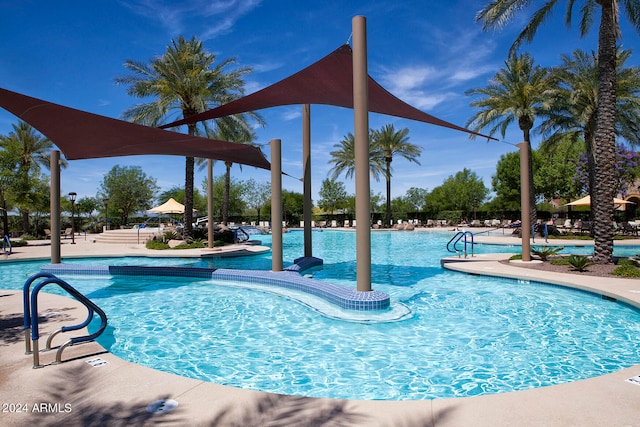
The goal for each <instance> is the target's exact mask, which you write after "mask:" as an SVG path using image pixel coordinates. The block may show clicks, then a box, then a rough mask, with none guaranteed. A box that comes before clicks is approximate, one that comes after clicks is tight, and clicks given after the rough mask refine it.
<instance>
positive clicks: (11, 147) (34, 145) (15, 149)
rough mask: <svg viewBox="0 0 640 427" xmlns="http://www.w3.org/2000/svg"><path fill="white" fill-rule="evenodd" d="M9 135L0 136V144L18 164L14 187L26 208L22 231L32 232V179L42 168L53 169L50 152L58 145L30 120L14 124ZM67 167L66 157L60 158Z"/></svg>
mask: <svg viewBox="0 0 640 427" xmlns="http://www.w3.org/2000/svg"><path fill="white" fill-rule="evenodd" d="M12 126H13V131H11V132H9V135H6V136H4V135H3V136H0V148H2V149H3V151H4V153H3V155H7V156H12V157H13V158H14V159H15V160H16V162H17V164H16V169H15V171H16V172H15V180H14V185H15V187H14V188H13V190H14V194H13V196H14V199H15V201H16V204H17V205H18V206H19V207H20V211H21V212H22V232H23V233H28V232H29V209H30V201H31V199H32V196H33V192H32V191H31V190H32V187H33V186H32V185H31V180H32V179H34V177H39V175H40V171H41V168H42V167H44V168H45V169H47V170H48V169H49V167H50V162H49V158H50V152H51V150H52V149H54V144H53V142H51V140H49V139H47V138H45V137H44V136H42V135H41V134H39V133H38V132H37V131H36V130H35V129H34V128H33V126H31V125H30V124H28V123H26V122H23V121H19V122H18V124H17V125H15V124H14V125H12ZM60 166H61V167H66V166H67V162H66V160H62V161H61V162H60Z"/></svg>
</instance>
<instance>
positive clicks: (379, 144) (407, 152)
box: [373, 124, 422, 227]
mask: <svg viewBox="0 0 640 427" xmlns="http://www.w3.org/2000/svg"><path fill="white" fill-rule="evenodd" d="M373 146H374V155H376V156H378V161H377V163H379V164H383V165H384V172H383V173H384V177H385V180H386V184H387V209H386V215H385V227H389V225H390V224H391V172H392V169H391V162H392V161H393V158H394V156H400V157H403V158H405V159H407V160H408V161H410V162H414V163H417V164H418V165H419V164H420V162H419V161H418V157H420V154H422V147H419V146H417V145H415V144H412V143H410V142H409V129H407V128H404V129H400V130H397V131H396V129H395V127H394V126H393V125H392V124H388V125H384V126H383V127H382V128H381V129H380V130H375V131H373Z"/></svg>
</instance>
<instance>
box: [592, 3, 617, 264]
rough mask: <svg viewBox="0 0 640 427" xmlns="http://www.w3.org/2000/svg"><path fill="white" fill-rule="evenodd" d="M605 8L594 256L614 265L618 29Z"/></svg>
mask: <svg viewBox="0 0 640 427" xmlns="http://www.w3.org/2000/svg"><path fill="white" fill-rule="evenodd" d="M598 3H600V5H601V8H602V17H601V21H600V32H599V34H598V73H599V81H600V85H599V87H598V109H597V111H598V121H597V122H596V131H595V138H594V139H595V146H594V147H593V148H594V150H593V158H594V171H595V175H596V176H595V184H596V185H595V188H594V189H592V190H591V192H592V199H591V209H592V210H593V219H594V225H593V232H594V255H593V261H594V262H597V263H600V264H610V263H612V262H613V227H612V225H611V224H612V223H613V209H614V206H613V197H614V196H615V184H614V181H615V180H614V169H615V135H614V129H615V115H616V27H615V25H614V24H615V11H614V7H613V2H609V1H601V2H598Z"/></svg>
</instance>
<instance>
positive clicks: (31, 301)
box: [22, 273, 107, 369]
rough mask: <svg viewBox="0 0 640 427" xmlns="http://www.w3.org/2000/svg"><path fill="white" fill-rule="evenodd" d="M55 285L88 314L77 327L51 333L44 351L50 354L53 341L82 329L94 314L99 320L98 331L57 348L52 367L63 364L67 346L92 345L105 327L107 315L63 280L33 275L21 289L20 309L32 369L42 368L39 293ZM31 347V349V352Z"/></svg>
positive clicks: (67, 327) (48, 274)
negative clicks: (31, 355) (22, 313)
mask: <svg viewBox="0 0 640 427" xmlns="http://www.w3.org/2000/svg"><path fill="white" fill-rule="evenodd" d="M38 279H40V281H39V282H38V283H36V285H35V286H34V288H33V290H32V291H31V290H30V288H31V285H32V284H33V283H34V282H35V281H36V280H38ZM51 283H53V284H56V285H58V286H60V287H61V288H62V289H64V290H65V291H67V292H68V293H69V294H71V296H73V297H74V298H75V299H76V300H78V301H79V302H80V303H82V304H83V305H84V306H85V307H86V308H87V312H88V316H87V318H86V319H85V320H84V321H83V322H82V323H80V324H78V325H72V326H62V327H61V328H60V329H58V330H56V331H54V332H52V333H51V335H49V338H48V339H47V343H46V347H45V350H44V351H49V350H52V348H51V343H52V341H53V338H54V337H55V336H56V335H58V334H60V333H63V332H70V331H76V330H79V329H82V328H84V327H86V326H88V325H89V323H91V321H92V320H93V316H94V314H96V313H97V314H98V316H100V327H99V328H98V330H97V331H96V332H94V333H92V334H89V335H82V336H78V337H73V338H70V339H69V340H68V341H66V342H65V343H64V344H62V345H61V346H60V347H58V351H57V352H56V361H55V362H54V363H55V364H58V363H62V352H63V351H64V349H66V348H67V347H69V346H73V345H76V344H83V343H87V342H91V341H94V340H95V339H96V338H97V337H99V336H100V335H101V334H102V333H103V332H104V330H105V329H106V327H107V315H106V314H105V313H104V311H103V310H102V309H101V308H100V307H98V306H97V305H96V304H95V303H94V302H93V301H91V300H90V299H89V298H87V297H86V296H84V295H83V294H82V293H80V292H79V291H78V290H77V289H75V288H74V287H73V286H71V285H70V284H68V283H67V282H65V281H64V280H62V279H60V278H58V277H56V276H55V275H53V274H51V273H36V274H34V275H33V276H31V277H29V278H28V279H27V281H26V282H25V284H24V287H23V295H22V296H23V305H24V338H25V347H26V354H33V368H34V369H35V368H41V367H43V365H40V348H39V344H38V340H39V339H40V331H39V319H38V293H39V292H40V290H41V289H42V288H43V287H45V286H46V285H49V284H51ZM32 344H33V348H32Z"/></svg>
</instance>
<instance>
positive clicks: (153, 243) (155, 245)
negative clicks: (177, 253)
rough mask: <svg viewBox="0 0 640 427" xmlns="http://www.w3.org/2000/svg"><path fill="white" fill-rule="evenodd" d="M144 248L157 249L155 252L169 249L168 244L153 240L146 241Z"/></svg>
mask: <svg viewBox="0 0 640 427" xmlns="http://www.w3.org/2000/svg"><path fill="white" fill-rule="evenodd" d="M145 246H146V247H147V249H157V250H161V249H169V244H168V243H165V242H161V241H159V240H155V239H154V240H150V241H148V242H147V244H146V245H145Z"/></svg>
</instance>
